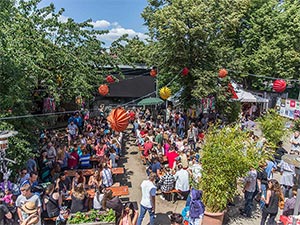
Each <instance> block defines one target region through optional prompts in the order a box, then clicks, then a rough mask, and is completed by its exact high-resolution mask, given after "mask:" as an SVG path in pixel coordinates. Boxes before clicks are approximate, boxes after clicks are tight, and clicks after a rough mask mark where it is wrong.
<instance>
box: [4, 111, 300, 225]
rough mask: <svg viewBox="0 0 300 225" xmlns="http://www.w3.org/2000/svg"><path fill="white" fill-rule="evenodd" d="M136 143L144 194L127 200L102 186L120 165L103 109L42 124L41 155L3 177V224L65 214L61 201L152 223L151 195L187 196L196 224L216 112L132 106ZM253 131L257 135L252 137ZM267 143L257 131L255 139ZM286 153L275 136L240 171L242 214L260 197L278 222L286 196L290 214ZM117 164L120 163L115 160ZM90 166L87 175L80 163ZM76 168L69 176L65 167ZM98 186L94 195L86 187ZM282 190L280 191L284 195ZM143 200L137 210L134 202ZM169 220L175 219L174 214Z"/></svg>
mask: <svg viewBox="0 0 300 225" xmlns="http://www.w3.org/2000/svg"><path fill="white" fill-rule="evenodd" d="M128 115H129V117H130V122H131V123H132V134H131V135H132V136H133V137H134V138H135V142H134V144H135V145H136V146H138V148H139V150H140V152H141V153H140V155H141V160H142V162H143V164H144V165H145V175H147V176H148V179H146V180H144V181H143V182H142V184H141V190H142V198H141V199H142V200H141V202H140V205H139V207H138V205H137V204H134V203H132V202H128V203H126V204H125V205H124V204H123V203H122V202H121V200H120V198H119V197H114V196H113V194H112V191H111V190H109V189H107V188H109V187H111V186H113V185H114V177H113V175H112V171H111V169H112V168H114V167H117V166H118V161H119V159H120V157H122V156H123V154H125V152H124V150H123V149H122V146H123V134H122V132H115V131H112V130H111V129H110V126H109V123H108V122H107V120H106V117H105V115H104V113H103V112H99V114H98V115H97V116H96V117H93V118H92V117H90V116H89V114H88V113H86V112H85V113H84V114H82V113H80V112H76V113H75V114H74V115H72V116H70V118H69V119H68V125H67V127H66V129H64V130H63V131H55V130H53V131H47V130H44V131H42V132H41V133H40V135H39V142H40V150H39V155H38V157H32V158H30V159H29V160H28V161H27V163H26V165H24V168H23V169H21V170H20V171H19V177H18V178H17V179H15V180H8V181H3V182H2V183H1V184H0V189H1V191H2V196H1V198H0V201H1V204H0V206H1V208H0V209H1V212H2V213H0V224H14V223H16V222H17V221H18V222H19V224H21V225H30V224H33V225H35V224H36V225H40V224H42V223H43V221H44V219H45V218H57V220H60V221H64V220H65V217H63V216H62V215H63V213H65V212H66V208H68V209H69V210H70V212H71V213H76V212H82V211H85V210H89V209H95V210H107V209H113V210H114V211H115V213H116V224H118V225H135V224H137V225H141V224H142V221H143V219H144V216H145V214H146V212H148V213H149V214H150V225H153V224H154V219H155V198H156V196H157V194H158V193H159V196H160V198H161V200H162V201H172V202H176V201H177V200H185V201H186V204H185V206H186V207H185V208H184V209H183V211H182V216H183V217H182V218H181V217H180V218H179V217H178V215H175V214H174V215H173V216H175V217H176V218H177V217H178V218H179V219H178V218H177V220H176V218H175V217H174V218H175V219H174V218H173V220H176V221H179V220H181V219H182V222H181V223H183V222H184V221H185V222H186V223H189V224H191V225H200V224H201V223H202V222H201V221H202V218H203V215H204V210H205V206H204V205H203V203H202V201H201V198H202V192H201V191H199V190H197V189H196V188H195V187H198V185H197V184H198V183H199V181H200V179H201V173H202V166H201V154H199V152H201V146H202V144H203V141H204V139H205V131H206V130H207V129H208V127H209V126H210V125H211V124H212V123H214V121H215V120H216V115H214V114H212V115H201V116H200V117H197V118H196V117H193V116H192V115H189V114H188V113H187V112H184V111H180V110H176V109H168V110H167V115H166V119H167V120H165V119H164V118H163V116H162V115H161V114H158V115H156V116H153V112H151V111H150V110H149V109H145V110H141V109H139V108H134V109H129V110H128ZM253 138H258V137H253ZM259 143H260V144H261V145H264V144H265V140H264V139H262V140H261V141H260V142H259ZM291 145H292V146H291V153H295V154H299V152H300V137H299V132H295V133H294V134H293V137H292V138H291ZM284 154H287V151H286V150H285V149H284V148H283V147H282V142H280V143H278V148H277V150H276V154H275V155H274V160H268V161H267V162H265V163H263V164H262V165H260V170H256V169H257V168H251V170H250V171H249V173H248V176H247V177H245V179H244V183H245V185H244V189H243V191H244V193H245V207H244V208H243V209H242V210H241V213H242V215H243V216H246V217H251V213H252V210H253V202H254V200H257V201H258V202H259V205H260V208H261V210H262V219H261V225H263V224H265V221H266V219H267V217H269V222H268V224H275V217H276V215H277V213H278V205H279V203H280V202H282V201H283V200H282V198H283V199H284V197H285V198H286V199H287V200H286V202H285V204H284V206H283V214H284V215H286V216H288V215H291V214H292V212H293V209H294V207H295V196H296V191H295V179H294V178H295V167H294V166H293V165H291V164H288V163H286V162H284V161H282V160H281V157H282V156H283V155H284ZM120 166H122V165H120ZM89 168H95V170H94V172H93V174H91V175H90V176H85V175H84V174H83V172H82V170H81V169H89ZM69 170H74V171H76V172H75V175H74V177H71V176H69V175H68V173H67V171H69ZM276 170H279V171H280V172H281V173H282V176H281V180H280V181H277V180H276V179H274V177H273V173H274V171H276ZM89 189H93V190H95V195H94V196H93V197H92V198H91V196H89V193H88V190H89ZM282 194H283V196H284V197H282ZM138 208H140V210H138ZM171 221H172V219H171Z"/></svg>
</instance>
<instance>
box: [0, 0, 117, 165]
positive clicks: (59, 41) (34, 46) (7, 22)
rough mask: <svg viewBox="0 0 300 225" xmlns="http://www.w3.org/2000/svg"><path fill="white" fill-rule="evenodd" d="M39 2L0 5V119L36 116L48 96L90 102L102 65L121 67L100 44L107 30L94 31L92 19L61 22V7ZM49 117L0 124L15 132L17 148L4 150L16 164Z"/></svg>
mask: <svg viewBox="0 0 300 225" xmlns="http://www.w3.org/2000/svg"><path fill="white" fill-rule="evenodd" d="M40 1H41V0H28V1H27V0H26V1H25V0H20V1H18V4H16V3H15V1H14V0H1V1H0V8H1V10H0V77H1V79H0V87H1V88H0V117H9V116H19V115H28V114H31V113H32V112H36V111H37V110H36V108H37V105H38V104H40V105H41V104H42V101H43V99H44V98H45V97H47V96H51V97H53V98H54V99H55V100H56V106H57V107H59V105H60V104H61V103H66V102H67V103H69V102H74V99H75V96H78V95H81V96H82V97H84V98H86V99H87V98H91V97H92V96H93V95H94V93H96V92H97V87H98V85H99V84H100V83H101V82H102V81H103V75H104V74H106V73H107V72H108V71H107V70H106V69H105V68H103V67H104V66H111V67H112V68H114V69H115V70H117V64H116V63H120V62H119V61H116V59H114V58H113V57H111V55H110V54H109V53H108V52H107V51H106V49H105V48H104V47H103V43H102V42H101V41H100V40H99V37H100V36H101V35H102V34H104V33H106V32H107V31H99V30H94V29H93V28H92V26H91V24H90V22H91V20H86V21H84V22H79V23H77V22H75V21H74V20H73V19H71V18H68V20H67V21H63V22H62V21H61V20H60V18H61V16H62V15H63V12H64V9H60V10H58V12H57V10H55V6H54V5H53V4H50V5H49V6H47V7H44V8H39V6H38V5H39V2H40ZM120 64H121V63H120ZM59 77H61V79H62V81H61V82H58V78H59ZM48 119H50V120H51V119H53V118H44V117H39V118H36V117H35V118H22V119H19V118H18V119H14V120H6V122H5V123H4V122H2V120H1V121H0V130H1V129H5V128H6V127H7V128H6V129H12V130H17V131H18V132H19V134H18V137H16V138H17V139H19V140H18V142H17V143H15V144H14V145H15V146H16V147H15V148H14V147H13V145H11V148H10V149H9V151H10V152H11V153H12V154H13V155H15V156H16V159H18V166H20V165H22V164H24V162H25V160H27V158H28V156H29V155H28V153H29V152H30V150H29V149H30V148H31V149H32V148H33V147H34V145H36V140H35V139H33V138H32V136H35V135H36V134H35V133H34V132H35V130H36V129H38V128H39V127H41V126H43V124H44V122H47V120H48ZM28 142H29V143H30V146H29V144H28ZM19 164H20V165H19Z"/></svg>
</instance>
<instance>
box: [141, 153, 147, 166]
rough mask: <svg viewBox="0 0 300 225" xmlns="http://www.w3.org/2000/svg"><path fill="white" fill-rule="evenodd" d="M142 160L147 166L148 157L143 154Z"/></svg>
mask: <svg viewBox="0 0 300 225" xmlns="http://www.w3.org/2000/svg"><path fill="white" fill-rule="evenodd" d="M141 160H142V162H143V164H144V165H146V164H147V157H146V156H144V155H142V154H141Z"/></svg>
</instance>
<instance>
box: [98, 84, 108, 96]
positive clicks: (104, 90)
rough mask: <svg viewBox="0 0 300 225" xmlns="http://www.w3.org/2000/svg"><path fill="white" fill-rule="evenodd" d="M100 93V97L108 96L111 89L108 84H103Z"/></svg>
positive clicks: (99, 89)
mask: <svg viewBox="0 0 300 225" xmlns="http://www.w3.org/2000/svg"><path fill="white" fill-rule="evenodd" d="M98 92H99V94H100V95H103V96H105V95H107V94H108V92H109V88H108V86H107V85H106V84H101V85H100V86H99V88H98Z"/></svg>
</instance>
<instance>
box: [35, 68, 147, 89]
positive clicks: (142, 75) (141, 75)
mask: <svg viewBox="0 0 300 225" xmlns="http://www.w3.org/2000/svg"><path fill="white" fill-rule="evenodd" d="M124 75H125V76H126V75H128V74H124ZM145 75H149V72H144V73H142V74H139V75H136V76H133V77H128V78H125V79H121V80H120V79H118V80H119V81H118V83H120V82H122V81H125V80H132V79H136V78H138V77H144V76H145ZM113 76H114V75H113ZM98 86H99V85H93V86H91V87H98ZM75 88H78V87H65V88H58V90H67V89H68V90H69V89H75ZM33 91H49V89H46V88H42V89H34V90H33Z"/></svg>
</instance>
